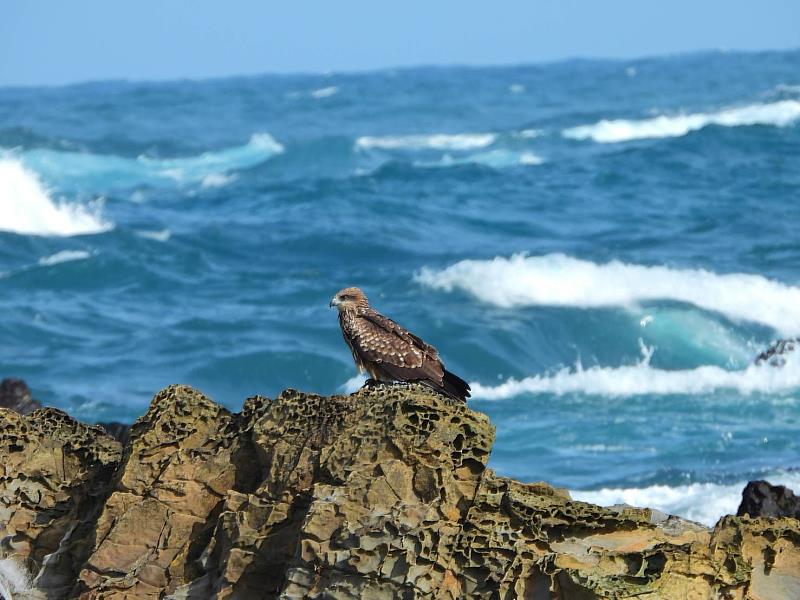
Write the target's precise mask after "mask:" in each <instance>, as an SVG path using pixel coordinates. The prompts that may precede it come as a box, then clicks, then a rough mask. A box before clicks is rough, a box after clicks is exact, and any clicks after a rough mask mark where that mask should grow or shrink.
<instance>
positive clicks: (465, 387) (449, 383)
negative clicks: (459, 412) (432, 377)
mask: <svg viewBox="0 0 800 600" xmlns="http://www.w3.org/2000/svg"><path fill="white" fill-rule="evenodd" d="M442 391H443V392H444V393H445V394H446V395H448V396H450V397H451V398H454V399H456V400H461V401H463V402H466V401H467V398H469V384H468V383H467V382H466V381H464V380H463V379H461V377H459V376H458V375H454V374H453V373H451V372H450V371H445V372H444V377H442Z"/></svg>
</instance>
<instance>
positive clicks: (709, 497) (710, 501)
mask: <svg viewBox="0 0 800 600" xmlns="http://www.w3.org/2000/svg"><path fill="white" fill-rule="evenodd" d="M764 479H767V480H768V481H769V482H770V483H771V484H773V485H785V486H786V487H788V488H790V489H795V490H796V489H798V488H800V473H796V472H789V473H786V472H778V473H772V474H770V475H769V476H767V477H764ZM746 485H747V481H740V482H737V483H732V484H717V483H691V484H687V485H678V486H667V485H652V486H648V487H643V488H606V489H601V490H594V491H581V490H578V491H570V494H571V495H572V497H573V498H574V499H575V500H580V501H582V502H591V503H592V504H599V505H601V506H611V505H614V504H629V505H631V506H639V507H642V508H655V509H658V510H660V511H662V512H665V513H668V514H671V515H678V516H681V517H683V518H685V519H690V520H692V521H697V522H699V523H703V524H704V525H708V526H713V525H714V524H715V523H716V522H717V521H718V520H719V518H720V517H722V516H723V515H730V514H736V509H737V508H738V507H739V503H740V502H741V499H742V490H743V489H744V487H745V486H746Z"/></svg>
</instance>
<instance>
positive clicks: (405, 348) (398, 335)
mask: <svg viewBox="0 0 800 600" xmlns="http://www.w3.org/2000/svg"><path fill="white" fill-rule="evenodd" d="M353 337H354V340H353V341H354V343H355V344H356V345H357V346H358V350H359V353H360V354H361V356H362V357H363V358H364V359H366V360H368V361H373V362H377V363H380V365H381V368H383V369H384V370H386V371H388V372H389V374H390V375H392V376H393V377H396V378H398V379H402V380H412V379H431V380H432V381H434V382H436V383H438V384H441V381H442V377H443V375H444V369H443V367H442V363H441V361H440V360H439V353H438V352H437V351H436V348H434V347H433V346H431V345H429V344H426V343H425V342H424V341H423V340H422V339H420V338H419V337H417V336H416V335H414V334H413V333H410V332H409V331H407V330H406V329H404V328H403V327H401V326H400V325H398V324H397V323H395V322H394V321H392V320H391V319H390V318H389V317H385V316H383V315H382V314H380V313H379V312H376V311H374V310H371V309H370V310H367V311H364V312H362V313H360V314H359V317H358V319H357V324H356V327H355V331H354V332H353Z"/></svg>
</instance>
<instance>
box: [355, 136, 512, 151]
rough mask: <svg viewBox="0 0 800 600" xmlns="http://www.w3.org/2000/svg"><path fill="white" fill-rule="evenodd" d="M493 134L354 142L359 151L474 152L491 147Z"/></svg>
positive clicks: (371, 138)
mask: <svg viewBox="0 0 800 600" xmlns="http://www.w3.org/2000/svg"><path fill="white" fill-rule="evenodd" d="M496 139H497V135H496V134H494V133H456V134H449V133H434V134H430V135H423V134H414V135H387V136H377V137H375V136H363V137H360V138H358V139H357V140H356V148H357V149H359V150H372V149H375V148H377V149H380V150H454V151H463V150H475V149H477V148H486V147H487V146H491V145H492V144H493V143H494V141H495V140H496Z"/></svg>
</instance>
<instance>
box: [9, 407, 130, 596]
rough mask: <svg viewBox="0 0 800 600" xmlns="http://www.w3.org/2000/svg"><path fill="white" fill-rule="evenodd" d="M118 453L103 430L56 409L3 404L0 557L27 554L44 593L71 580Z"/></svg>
mask: <svg viewBox="0 0 800 600" xmlns="http://www.w3.org/2000/svg"><path fill="white" fill-rule="evenodd" d="M120 457H121V447H120V445H119V444H118V443H117V442H115V441H114V440H112V439H111V438H108V437H106V436H105V434H104V433H103V431H102V430H100V429H99V428H97V427H88V426H86V425H83V424H81V423H78V422H77V421H75V420H74V419H72V418H70V417H69V416H67V415H66V414H65V413H63V412H61V411H59V410H56V409H53V408H45V409H41V410H37V411H35V412H33V413H32V414H30V415H28V416H23V415H20V414H18V413H16V412H14V411H11V410H6V409H0V474H1V476H0V558H7V557H13V558H17V559H19V558H22V559H27V560H28V561H29V562H30V564H31V565H32V566H35V571H36V572H38V575H37V577H36V580H35V584H36V585H37V586H40V587H41V588H43V589H46V590H47V591H48V594H47V596H46V597H48V598H51V597H52V598H61V597H64V596H66V594H67V593H68V592H69V590H70V589H71V588H72V587H73V585H74V584H75V581H76V580H77V575H78V571H79V568H80V565H81V564H82V563H83V562H84V561H85V560H86V558H87V556H88V555H89V552H90V550H91V547H92V543H93V542H92V540H93V536H94V521H95V519H96V518H97V516H98V515H99V512H100V511H99V509H100V508H101V506H102V501H103V499H104V498H105V496H106V495H107V494H108V490H109V487H110V484H111V479H112V477H113V475H114V473H115V471H116V469H117V466H118V465H119V461H120Z"/></svg>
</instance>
